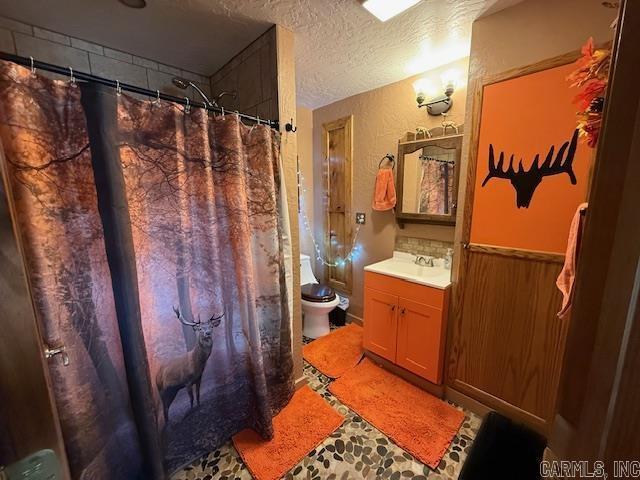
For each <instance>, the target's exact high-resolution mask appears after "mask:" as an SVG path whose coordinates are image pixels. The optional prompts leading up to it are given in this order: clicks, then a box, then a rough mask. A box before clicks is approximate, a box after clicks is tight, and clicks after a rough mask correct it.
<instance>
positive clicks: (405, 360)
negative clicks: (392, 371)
mask: <svg viewBox="0 0 640 480" xmlns="http://www.w3.org/2000/svg"><path fill="white" fill-rule="evenodd" d="M398 308H399V312H398V342H397V351H396V363H397V364H398V365H400V366H401V367H403V368H406V369H407V370H409V371H410V372H413V373H415V374H416V375H420V376H421V377H423V378H426V379H427V380H429V381H430V382H433V383H441V382H442V373H441V372H442V349H443V348H444V346H443V342H442V340H443V338H442V334H443V317H442V310H439V309H437V308H433V307H430V306H429V305H424V304H422V303H417V302H413V301H411V300H407V299H406V298H400V299H399V301H398Z"/></svg>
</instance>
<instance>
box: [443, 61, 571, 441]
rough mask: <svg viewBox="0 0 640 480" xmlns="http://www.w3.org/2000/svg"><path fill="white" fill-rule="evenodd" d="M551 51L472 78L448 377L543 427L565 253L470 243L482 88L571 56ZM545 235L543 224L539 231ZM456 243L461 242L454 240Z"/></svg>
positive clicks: (549, 408)
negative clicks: (543, 56) (524, 63)
mask: <svg viewBox="0 0 640 480" xmlns="http://www.w3.org/2000/svg"><path fill="white" fill-rule="evenodd" d="M578 56H579V52H577V51H576V52H571V53H569V54H565V55H561V56H557V57H554V58H551V59H548V60H544V61H541V62H537V63H535V64H532V65H529V66H526V67H522V68H517V69H513V70H509V71H506V72H503V73H500V74H497V75H493V76H489V77H485V78H480V79H477V80H475V81H474V82H473V86H472V89H471V91H472V95H473V113H472V125H471V127H472V130H471V139H470V151H469V158H468V165H467V169H466V171H465V172H462V177H463V178H462V179H461V181H464V182H465V187H466V188H465V189H464V191H465V192H466V195H465V197H464V206H463V216H462V222H461V228H460V231H459V232H460V233H459V235H457V238H458V239H459V243H457V245H456V247H457V253H458V255H457V257H458V258H457V263H456V266H455V270H454V289H453V310H452V315H451V320H450V324H449V325H450V327H449V343H448V354H447V361H448V363H447V385H448V386H449V387H450V388H452V389H454V390H455V392H454V395H455V394H456V393H462V394H464V395H466V396H468V397H471V398H472V399H473V400H475V401H478V402H481V403H482V404H484V405H486V406H489V407H490V408H492V409H495V410H498V411H500V412H501V413H503V414H505V415H507V416H509V417H511V418H515V419H517V420H519V421H522V422H524V423H527V424H528V425H529V426H531V427H532V428H535V429H536V430H538V431H539V432H541V433H543V434H545V435H546V434H547V433H548V431H549V428H550V425H551V422H552V419H553V415H554V409H555V404H556V398H557V391H558V384H559V379H560V370H561V366H562V359H563V356H564V349H565V341H566V336H567V330H568V320H567V319H565V320H560V319H559V318H558V317H557V312H558V311H559V310H560V305H561V296H560V293H559V291H558V290H557V288H556V285H555V282H556V279H557V277H558V274H559V273H560V270H561V268H562V263H563V261H564V255H559V254H553V253H545V252H536V251H530V250H524V249H513V248H502V247H498V246H491V245H480V244H470V243H469V242H470V233H471V218H472V215H473V198H474V188H475V180H476V178H475V172H476V165H477V157H478V140H479V131H480V113H481V109H482V92H483V89H484V86H485V85H489V84H491V83H495V82H499V81H502V80H506V79H509V78H515V77H518V76H521V75H526V74H529V73H533V72H538V71H541V70H545V69H548V68H553V67H557V66H560V65H565V64H567V63H570V62H573V61H575V60H576V59H577V58H578ZM540 234H541V235H544V232H540ZM461 247H462V248H461Z"/></svg>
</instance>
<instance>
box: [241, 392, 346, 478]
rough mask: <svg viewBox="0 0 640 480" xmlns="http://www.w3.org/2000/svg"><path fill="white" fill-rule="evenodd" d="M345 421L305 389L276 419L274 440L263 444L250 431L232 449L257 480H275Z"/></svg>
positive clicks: (243, 431) (256, 435) (242, 432)
mask: <svg viewBox="0 0 640 480" xmlns="http://www.w3.org/2000/svg"><path fill="white" fill-rule="evenodd" d="M343 421H344V418H343V417H342V415H340V414H339V413H338V412H336V411H335V410H334V409H333V408H331V406H329V404H328V403H327V402H326V401H325V400H324V399H323V398H322V397H321V396H320V395H318V394H317V393H316V392H314V391H313V390H311V388H309V387H307V386H304V387H302V388H301V389H300V390H298V391H297V392H296V393H295V394H294V395H293V398H292V399H291V401H290V402H289V404H288V405H287V406H286V407H284V408H283V409H282V411H281V412H280V413H279V414H278V415H276V416H275V417H274V419H273V438H272V439H271V440H264V439H263V438H262V437H260V435H258V434H257V433H256V432H255V431H254V430H251V429H249V428H247V429H244V430H242V431H241V432H240V433H237V434H236V435H234V436H233V445H234V446H235V447H236V450H238V453H239V454H240V456H241V457H242V460H243V461H244V463H245V465H246V466H247V468H248V469H249V472H250V473H251V475H253V477H254V478H255V479H257V480H276V479H278V478H282V477H283V476H284V475H285V473H287V472H288V471H289V470H291V469H292V468H293V467H295V466H296V464H297V463H298V462H299V461H300V460H302V459H303V458H304V457H305V455H307V454H308V453H309V452H310V451H311V450H313V449H314V448H315V447H316V446H318V444H320V443H322V441H323V440H324V439H325V438H327V437H328V436H329V435H331V434H332V433H333V431H334V430H335V429H336V428H338V427H339V426H340V425H342V422H343Z"/></svg>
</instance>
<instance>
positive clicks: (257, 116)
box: [256, 115, 260, 126]
mask: <svg viewBox="0 0 640 480" xmlns="http://www.w3.org/2000/svg"><path fill="white" fill-rule="evenodd" d="M256 120H258V126H260V116H259V115H256Z"/></svg>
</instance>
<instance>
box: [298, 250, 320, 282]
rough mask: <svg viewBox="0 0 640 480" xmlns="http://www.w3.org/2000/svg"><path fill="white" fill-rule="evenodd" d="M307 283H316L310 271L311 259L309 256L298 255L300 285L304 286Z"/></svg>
mask: <svg viewBox="0 0 640 480" xmlns="http://www.w3.org/2000/svg"><path fill="white" fill-rule="evenodd" d="M308 283H318V280H317V279H316V276H315V275H314V274H313V270H311V257H310V256H309V255H305V254H304V253H301V254H300V285H306V284H308Z"/></svg>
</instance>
